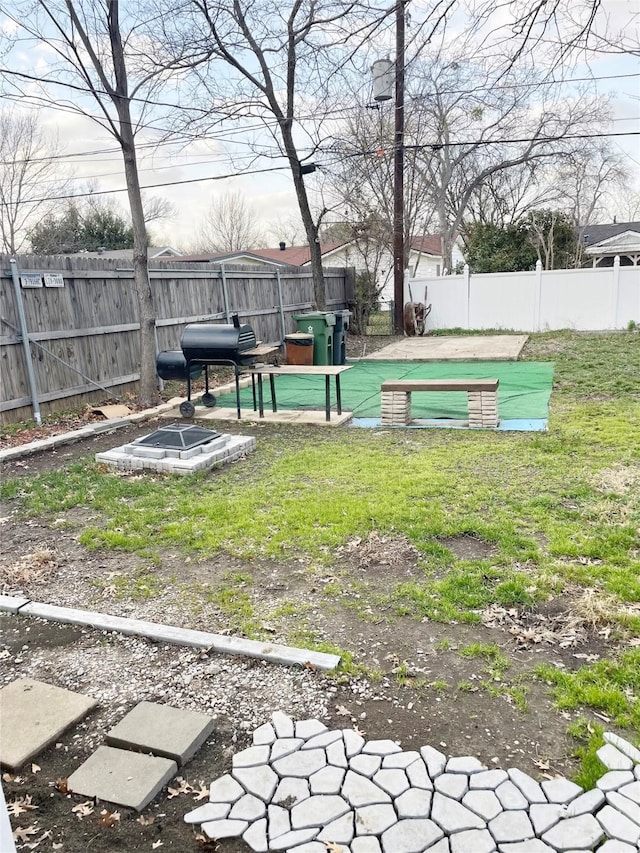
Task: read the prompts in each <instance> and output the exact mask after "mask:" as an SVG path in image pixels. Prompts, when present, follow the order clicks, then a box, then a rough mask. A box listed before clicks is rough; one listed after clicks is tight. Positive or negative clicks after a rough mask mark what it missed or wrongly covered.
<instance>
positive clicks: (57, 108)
mask: <svg viewBox="0 0 640 853" xmlns="http://www.w3.org/2000/svg"><path fill="white" fill-rule="evenodd" d="M0 74H6V75H14V76H19V77H23V78H25V79H28V80H31V81H35V82H39V83H46V84H55V85H59V86H63V87H67V88H71V89H73V90H75V91H79V92H83V93H85V94H93V93H94V91H95V92H97V93H98V94H101V95H105V96H108V94H109V93H107V92H106V91H103V90H100V89H95V90H92V89H90V88H87V87H83V86H79V85H76V84H72V83H65V82H62V81H58V80H49V79H48V78H45V77H36V76H35V75H32V74H27V73H25V72H19V71H13V70H10V69H6V68H0ZM634 77H640V72H631V73H626V74H605V75H599V76H589V77H572V78H567V79H565V80H545V81H539V82H535V83H533V82H531V83H524V82H523V83H513V84H506V85H501V86H479V87H477V88H475V89H443V90H440V91H438V92H435V93H434V95H438V96H440V95H473V94H477V93H478V92H482V91H494V90H498V89H519V88H538V87H540V86H550V85H562V84H569V83H579V82H593V81H599V80H620V79H626V78H634ZM27 97H28V96H27ZM427 97H429V96H428V95H419V96H418V95H417V96H414V97H413V99H414V100H423V99H425V98H427ZM128 100H130V101H135V102H140V103H143V104H145V105H151V106H164V107H171V108H173V109H181V110H182V109H186V110H187V111H189V110H196V111H198V112H200V113H201V114H203V115H207V114H210V111H209V110H206V109H204V108H201V107H187V108H185V107H183V106H182V105H180V104H176V103H172V102H169V101H153V100H151V99H146V98H137V97H132V98H129V99H128ZM51 109H52V110H54V111H59V112H60V111H62V112H77V110H76V109H74V108H73V107H69V108H67V109H65V108H64V107H62V106H61V105H58V106H54V105H51ZM358 109H361V105H359V104H353V105H350V106H348V107H343V108H341V109H336V110H330V111H328V112H326V113H323V118H326V117H327V116H337V115H348V114H349V112H352V111H353V110H358ZM86 117H87V118H88V119H90V120H91V119H96V120H104V116H91V115H87V116H86ZM249 117H253V116H252V115H251V114H248V115H245V116H243V118H249ZM314 118H316V116H315V115H303V116H297V117H296V121H298V122H301V121H307V120H312V119H314ZM239 120H240V117H234V118H232V117H225V118H223V119H220V121H239ZM132 124H133V122H132ZM276 124H277V120H276V119H275V118H274V119H270V120H268V119H266V117H265V119H263V120H262V121H261V122H260V123H259V124H253V125H249V126H248V127H245V128H242V132H244V133H246V132H247V131H253V130H260V129H262V128H264V127H265V126H266V127H269V125H276ZM145 129H146V130H155V131H158V132H160V133H170V134H171V133H173V132H174V131H172V130H171V129H169V128H163V127H156V126H153V125H145ZM234 132H235V130H232V129H231V128H227V129H226V130H220V131H218V132H215V133H209V134H208V135H204V134H203V133H195V134H187V133H186V132H185V131H184V130H182V131H180V135H179V136H178V137H177V138H174V139H168V140H166V141H164V142H163V141H160V140H158V141H155V142H148V143H141V144H140V145H139V146H138V150H140V149H141V148H143V147H144V148H149V147H154V146H156V147H158V146H160V145H163V144H166V145H171V144H178V143H179V142H184V141H188V140H190V139H191V140H193V141H207V140H208V139H212V138H213V139H216V140H217V139H221V138H223V134H229V133H234ZM228 141H232V142H235V144H243V141H241V140H228ZM119 152H120V148H119V147H114V148H107V149H99V150H96V151H89V152H76V153H74V154H56V155H51V157H42V158H34V159H33V160H31V161H30V162H41V161H45V160H54V159H67V158H75V157H85V156H94V155H96V154H108V153H119ZM22 162H25V161H24V160H13V161H3V162H2V163H0V165H16V164H19V163H22Z"/></svg>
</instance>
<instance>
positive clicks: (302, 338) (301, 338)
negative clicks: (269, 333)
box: [284, 332, 313, 344]
mask: <svg viewBox="0 0 640 853" xmlns="http://www.w3.org/2000/svg"><path fill="white" fill-rule="evenodd" d="M284 339H285V341H293V342H294V343H298V344H307V343H309V344H310V343H312V342H313V335H310V334H309V333H308V332H292V333H291V334H290V335H285V336H284Z"/></svg>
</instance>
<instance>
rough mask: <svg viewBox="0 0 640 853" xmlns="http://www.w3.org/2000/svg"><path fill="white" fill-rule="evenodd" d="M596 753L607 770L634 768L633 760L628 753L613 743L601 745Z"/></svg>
mask: <svg viewBox="0 0 640 853" xmlns="http://www.w3.org/2000/svg"><path fill="white" fill-rule="evenodd" d="M596 755H597V756H598V758H599V759H600V761H602V763H603V764H604V766H605V767H606V768H607V770H632V769H633V761H632V760H631V759H630V758H629V756H628V755H625V754H624V752H620V750H619V749H616V747H615V746H614V745H613V744H612V743H605V745H604V746H601V747H600V749H599V750H597V752H596Z"/></svg>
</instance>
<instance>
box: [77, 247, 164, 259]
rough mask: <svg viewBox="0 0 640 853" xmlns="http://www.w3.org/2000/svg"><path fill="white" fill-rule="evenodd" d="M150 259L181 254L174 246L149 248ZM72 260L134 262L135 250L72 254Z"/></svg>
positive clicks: (108, 250)
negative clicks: (123, 260) (93, 259)
mask: <svg viewBox="0 0 640 853" xmlns="http://www.w3.org/2000/svg"><path fill="white" fill-rule="evenodd" d="M147 255H148V257H149V259H150V260H151V259H152V258H164V257H175V256H179V255H180V252H179V251H178V250H177V249H174V248H173V247H172V246H149V248H148V249H147ZM68 257H70V258H112V259H118V258H124V259H125V260H130V261H132V260H133V249H102V250H98V251H97V252H71V253H70V254H69V256H68Z"/></svg>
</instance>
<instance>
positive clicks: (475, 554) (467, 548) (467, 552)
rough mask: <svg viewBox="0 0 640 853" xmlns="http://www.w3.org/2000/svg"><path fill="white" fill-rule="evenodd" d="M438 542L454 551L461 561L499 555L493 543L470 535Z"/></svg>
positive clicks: (441, 538) (452, 537)
mask: <svg viewBox="0 0 640 853" xmlns="http://www.w3.org/2000/svg"><path fill="white" fill-rule="evenodd" d="M438 542H439V543H440V544H441V545H443V546H444V547H445V548H448V549H449V551H452V552H453V553H454V554H455V555H456V557H458V559H459V560H482V559H485V558H487V557H493V556H495V555H496V554H497V553H498V548H497V547H496V545H495V544H494V543H493V542H487V541H486V540H485V539H480V538H479V537H478V536H471V535H470V534H465V535H463V536H443V537H440V538H439V539H438Z"/></svg>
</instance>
